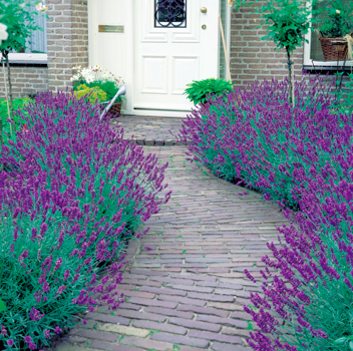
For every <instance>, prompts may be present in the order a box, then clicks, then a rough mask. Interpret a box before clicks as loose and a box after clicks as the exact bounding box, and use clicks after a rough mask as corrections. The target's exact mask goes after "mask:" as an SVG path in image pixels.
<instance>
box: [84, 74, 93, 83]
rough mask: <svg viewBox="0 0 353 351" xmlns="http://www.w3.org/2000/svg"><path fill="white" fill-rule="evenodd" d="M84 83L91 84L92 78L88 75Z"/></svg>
mask: <svg viewBox="0 0 353 351" xmlns="http://www.w3.org/2000/svg"><path fill="white" fill-rule="evenodd" d="M86 82H87V83H93V82H94V77H93V76H92V75H88V76H87V77H86Z"/></svg>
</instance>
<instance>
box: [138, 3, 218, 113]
mask: <svg viewBox="0 0 353 351" xmlns="http://www.w3.org/2000/svg"><path fill="white" fill-rule="evenodd" d="M201 8H206V9H207V12H206V13H203V12H201ZM218 13H219V0H139V1H135V2H134V16H133V19H134V62H133V64H134V84H133V89H134V101H133V106H132V107H133V109H134V110H135V111H136V112H137V111H139V112H140V113H143V110H145V111H146V112H147V111H148V110H149V111H151V110H152V111H160V112H162V111H166V115H168V111H169V112H172V111H179V112H180V113H181V114H183V113H184V114H185V113H186V112H189V111H190V110H191V107H192V104H191V103H190V102H189V101H188V100H187V98H186V96H185V95H183V93H184V91H185V88H186V84H188V83H191V82H192V81H193V80H200V79H205V78H212V77H213V78H217V77H218V75H219V24H218ZM183 16H185V17H183ZM179 25H180V26H179ZM150 113H151V112H150Z"/></svg>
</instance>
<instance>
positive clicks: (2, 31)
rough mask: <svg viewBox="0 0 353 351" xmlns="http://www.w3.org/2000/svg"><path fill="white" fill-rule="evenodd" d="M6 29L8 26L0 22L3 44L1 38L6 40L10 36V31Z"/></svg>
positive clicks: (0, 35)
mask: <svg viewBox="0 0 353 351" xmlns="http://www.w3.org/2000/svg"><path fill="white" fill-rule="evenodd" d="M6 29H7V26H5V25H4V24H2V23H0V44H1V40H6V39H7V37H8V36H9V35H8V33H7V32H6Z"/></svg>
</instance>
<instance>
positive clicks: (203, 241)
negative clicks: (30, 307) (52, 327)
mask: <svg viewBox="0 0 353 351" xmlns="http://www.w3.org/2000/svg"><path fill="white" fill-rule="evenodd" d="M145 149H146V152H153V153H156V154H157V155H158V157H159V158H160V160H161V162H166V161H168V162H169V163H170V167H169V168H168V170H167V172H166V178H167V179H166V182H168V184H169V188H170V189H172V190H173V196H172V199H171V201H170V202H169V203H168V204H166V205H164V206H163V209H162V211H161V212H160V213H159V214H158V215H156V216H154V217H153V218H152V219H150V220H149V221H148V225H149V226H150V227H151V229H150V231H149V233H148V234H147V235H146V236H145V237H143V238H142V239H141V240H139V241H134V242H133V243H132V244H131V245H130V247H129V250H128V251H129V255H130V257H131V263H130V264H129V265H128V267H127V268H126V271H125V273H124V279H123V283H122V284H121V285H120V287H119V291H120V292H123V293H124V294H125V295H126V296H127V301H126V302H125V303H124V304H123V305H122V306H121V308H120V309H119V310H118V311H115V312H114V314H113V313H109V312H107V311H105V312H106V313H103V314H93V313H90V314H88V315H87V317H88V323H87V325H86V326H83V325H81V326H80V327H77V328H75V329H74V330H72V331H71V332H70V334H69V335H70V337H69V338H68V339H66V340H65V341H64V342H62V343H61V344H60V346H58V347H56V350H58V351H59V350H60V351H76V350H84V349H86V350H88V351H90V350H91V351H92V350H114V351H115V350H119V351H125V350H126V351H136V350H150V351H151V350H161V351H167V350H168V351H177V350H180V351H197V350H205V349H206V350H214V351H243V350H244V351H245V350H249V348H248V347H246V342H245V339H246V336H247V335H248V333H249V330H251V329H252V328H253V326H252V325H251V324H249V323H248V322H247V319H248V315H247V314H246V313H244V312H243V309H242V306H243V305H244V304H248V303H249V300H248V297H249V294H250V291H260V289H259V288H258V287H257V286H255V285H254V284H252V283H251V282H249V281H248V280H246V279H244V273H243V270H244V269H245V268H247V269H248V270H249V271H252V272H253V274H254V276H255V277H258V276H260V274H259V273H258V271H259V270H260V269H261V267H260V266H262V264H261V261H260V260H261V257H262V256H263V255H264V254H266V253H268V250H267V247H266V242H267V241H270V240H271V241H272V240H273V241H275V240H276V238H277V235H278V234H277V231H276V229H275V227H276V226H278V225H280V224H281V223H283V222H284V219H283V216H282V215H281V213H279V211H278V208H277V206H275V205H273V204H271V203H268V202H265V201H264V200H263V199H262V197H261V196H260V195H259V194H256V193H253V192H250V193H249V194H248V195H243V193H244V189H243V188H240V187H237V186H235V185H233V184H230V183H228V182H225V181H223V180H221V179H219V178H216V177H215V176H213V175H210V174H209V172H208V171H207V170H206V169H203V168H195V166H194V165H193V164H190V163H189V162H188V161H186V160H185V155H184V152H185V151H186V149H185V148H184V147H183V146H163V147H156V146H153V147H147V146H145ZM146 246H147V247H146ZM103 312H104V311H103Z"/></svg>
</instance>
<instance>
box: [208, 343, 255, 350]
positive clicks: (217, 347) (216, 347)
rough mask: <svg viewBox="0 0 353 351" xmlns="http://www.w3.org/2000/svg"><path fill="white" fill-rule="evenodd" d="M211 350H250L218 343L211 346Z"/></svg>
mask: <svg viewBox="0 0 353 351" xmlns="http://www.w3.org/2000/svg"><path fill="white" fill-rule="evenodd" d="M212 350H214V351H249V350H250V348H248V347H243V346H236V345H233V344H224V343H220V342H214V343H213V344H212Z"/></svg>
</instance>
